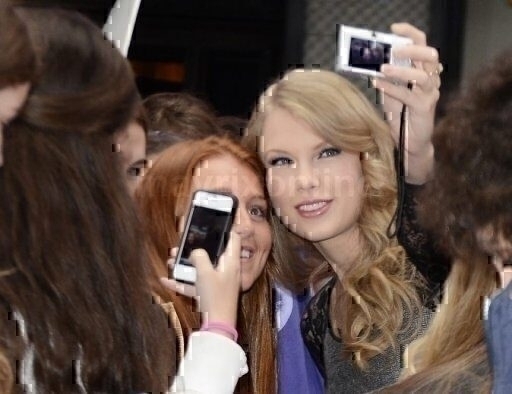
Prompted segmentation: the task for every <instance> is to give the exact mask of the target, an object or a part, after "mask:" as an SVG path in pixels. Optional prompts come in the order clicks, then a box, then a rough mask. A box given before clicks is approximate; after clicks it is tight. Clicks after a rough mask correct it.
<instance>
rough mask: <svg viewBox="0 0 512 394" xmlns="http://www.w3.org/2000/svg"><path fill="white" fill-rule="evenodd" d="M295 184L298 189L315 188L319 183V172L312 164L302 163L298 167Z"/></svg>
mask: <svg viewBox="0 0 512 394" xmlns="http://www.w3.org/2000/svg"><path fill="white" fill-rule="evenodd" d="M296 185H297V189H298V190H309V189H314V188H317V187H318V186H319V185H320V174H319V173H318V171H317V170H316V169H315V168H313V166H312V165H310V164H303V165H301V166H300V167H298V174H297V177H296Z"/></svg>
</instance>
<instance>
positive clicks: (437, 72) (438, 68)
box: [425, 63, 444, 77]
mask: <svg viewBox="0 0 512 394" xmlns="http://www.w3.org/2000/svg"><path fill="white" fill-rule="evenodd" d="M443 70H444V67H443V64H442V63H437V65H436V67H435V68H434V70H432V71H427V75H428V76H429V77H433V76H434V75H437V76H439V75H441V73H442V72H443ZM425 71H426V70H425Z"/></svg>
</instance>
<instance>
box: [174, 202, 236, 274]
mask: <svg viewBox="0 0 512 394" xmlns="http://www.w3.org/2000/svg"><path fill="white" fill-rule="evenodd" d="M193 209H194V212H193V213H192V219H191V220H190V226H189V228H188V232H187V235H186V236H187V239H186V240H185V245H184V246H183V251H182V254H181V263H183V264H188V261H187V260H188V258H189V257H190V253H191V252H192V251H193V250H194V249H204V250H206V252H208V256H209V257H210V260H211V262H212V263H215V262H216V261H217V257H218V255H219V254H220V252H221V249H222V248H221V247H224V246H225V245H224V242H225V240H227V234H226V231H227V228H228V225H229V222H230V217H231V213H230V212H224V211H218V210H216V209H210V208H205V207H198V206H196V207H194V208H193Z"/></svg>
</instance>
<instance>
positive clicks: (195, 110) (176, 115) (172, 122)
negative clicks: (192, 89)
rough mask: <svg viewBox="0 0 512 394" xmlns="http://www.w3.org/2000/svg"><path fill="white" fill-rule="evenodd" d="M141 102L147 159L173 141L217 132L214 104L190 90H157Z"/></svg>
mask: <svg viewBox="0 0 512 394" xmlns="http://www.w3.org/2000/svg"><path fill="white" fill-rule="evenodd" d="M143 103H144V108H145V110H146V112H147V117H148V129H149V133H148V144H147V154H148V158H149V159H150V160H153V161H154V160H155V159H156V158H157V157H158V156H159V154H160V153H161V152H162V151H163V150H164V149H165V148H167V147H169V146H171V145H173V144H174V143H176V142H179V141H182V140H185V139H197V138H205V137H208V136H210V135H219V134H221V131H220V129H219V126H218V124H217V123H216V114H215V110H214V108H213V107H212V106H211V105H210V104H209V103H208V102H207V101H204V100H202V99H200V98H199V97H196V96H194V95H192V94H190V93H184V92H179V93H157V94H153V95H151V96H148V97H146V99H145V100H144V102H143Z"/></svg>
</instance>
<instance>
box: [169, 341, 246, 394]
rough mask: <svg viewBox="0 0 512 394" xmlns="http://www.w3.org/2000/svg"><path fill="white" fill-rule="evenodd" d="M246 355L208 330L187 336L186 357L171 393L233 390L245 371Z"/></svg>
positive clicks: (233, 343) (237, 346)
mask: <svg viewBox="0 0 512 394" xmlns="http://www.w3.org/2000/svg"><path fill="white" fill-rule="evenodd" d="M248 370H249V369H248V367H247V357H246V355H245V353H244V351H243V350H242V348H241V347H240V346H239V345H238V344H237V343H236V342H234V341H232V340H231V339H229V338H227V337H225V336H222V335H220V334H216V333H214V332H208V331H197V332H194V333H192V335H191V336H190V338H189V342H188V348H187V352H186V353H185V358H184V359H183V360H182V361H181V363H180V367H179V370H178V374H177V375H176V378H175V380H174V383H173V385H172V387H171V390H170V391H169V392H170V393H208V394H227V393H232V392H233V391H234V389H235V386H236V384H237V382H238V379H239V378H240V377H241V376H243V375H245V374H246V373H247V372H248Z"/></svg>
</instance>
